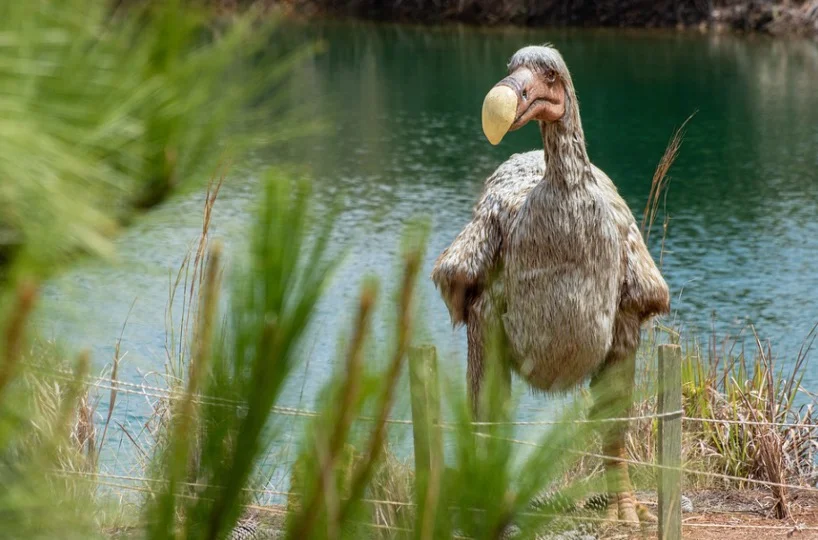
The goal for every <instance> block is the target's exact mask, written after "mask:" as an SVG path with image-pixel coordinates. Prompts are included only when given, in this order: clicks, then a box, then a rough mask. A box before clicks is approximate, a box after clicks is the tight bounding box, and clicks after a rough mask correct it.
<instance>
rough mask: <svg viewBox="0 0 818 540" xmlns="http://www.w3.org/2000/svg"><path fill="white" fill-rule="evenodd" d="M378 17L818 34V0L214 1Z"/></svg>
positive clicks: (410, 20)
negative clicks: (583, 0)
mask: <svg viewBox="0 0 818 540" xmlns="http://www.w3.org/2000/svg"><path fill="white" fill-rule="evenodd" d="M213 1H214V2H215V3H216V4H218V5H220V6H222V7H225V8H235V7H241V6H246V5H253V4H258V3H262V4H264V5H284V6H286V7H288V8H289V9H291V10H294V11H295V12H297V13H301V14H303V13H311V14H332V15H351V16H356V17H363V18H367V19H375V20H390V21H405V22H421V23H441V22H465V23H471V24H486V25H498V24H514V25H521V26H588V27H599V26H607V27H637V28H662V27H686V28H690V27H698V28H703V29H706V28H710V29H716V30H725V29H732V30H741V31H754V32H766V33H771V34H780V35H784V34H801V35H816V36H818V1H816V0H690V1H679V0H602V1H595V2H564V1H558V0H550V1H543V2H530V1H528V0H501V1H495V0H457V1H454V0H444V1H439V0H388V1H379V0H213Z"/></svg>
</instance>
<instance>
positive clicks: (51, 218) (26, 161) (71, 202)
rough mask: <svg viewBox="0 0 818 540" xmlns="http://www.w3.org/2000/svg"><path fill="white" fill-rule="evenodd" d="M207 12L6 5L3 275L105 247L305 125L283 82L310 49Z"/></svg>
mask: <svg viewBox="0 0 818 540" xmlns="http://www.w3.org/2000/svg"><path fill="white" fill-rule="evenodd" d="M211 21H212V17H211V14H210V13H209V12H208V11H206V10H205V9H204V8H203V7H202V5H201V4H198V3H193V2H185V1H182V0H167V1H161V2H157V1H149V2H140V3H134V4H130V3H129V5H128V6H127V7H126V8H125V7H120V8H118V9H117V10H116V11H114V12H113V13H111V6H110V5H109V3H108V2H101V1H97V0H42V1H36V2H4V3H2V5H1V6H0V86H1V87H2V88H3V95H2V98H0V145H2V147H3V149H4V151H3V153H2V156H0V177H2V178H3V180H2V182H0V272H5V273H8V272H9V271H8V270H3V267H5V266H7V265H8V264H9V263H10V262H11V261H17V262H20V263H29V264H27V265H25V269H23V270H17V272H18V273H19V272H22V271H25V272H32V271H34V272H37V273H45V272H51V271H54V270H55V268H56V265H57V264H58V263H60V262H62V261H64V260H65V259H66V257H67V256H68V255H70V254H74V253H76V252H77V251H81V252H90V253H95V254H100V253H102V254H109V253H110V252H111V245H110V243H109V239H110V237H111V235H112V233H113V232H114V231H115V230H116V228H117V225H118V223H120V222H122V221H127V220H129V219H130V218H131V217H132V215H133V214H134V212H135V211H136V210H137V209H144V208H149V207H151V206H153V205H156V204H158V203H160V202H161V201H163V200H164V199H166V198H167V197H168V196H169V195H170V194H171V193H172V192H173V191H174V190H178V189H179V188H180V187H184V186H187V185H201V184H202V181H201V180H202V174H203V173H204V174H209V173H210V172H211V171H212V170H213V169H214V168H215V165H216V163H217V162H218V161H220V160H226V159H230V158H232V159H236V158H239V157H241V156H242V155H243V154H244V152H246V151H247V150H249V149H252V148H254V147H258V146H260V145H263V144H267V143H269V142H271V141H274V140H277V139H280V138H283V137H292V136H295V135H296V134H297V130H296V129H293V127H292V126H293V125H300V126H302V127H303V126H304V124H303V123H302V124H299V123H296V122H288V121H287V119H291V118H292V116H291V115H284V114H283V111H282V101H281V92H279V90H281V89H282V88H283V87H284V85H285V84H286V82H287V81H286V79H287V75H288V73H289V72H290V70H291V68H292V67H293V65H294V63H295V62H296V61H297V60H298V59H299V58H301V57H302V56H303V55H304V54H309V53H310V52H311V51H312V50H314V49H313V48H311V47H307V46H304V47H296V48H295V49H289V50H283V49H282V48H280V47H277V46H276V45H275V44H274V42H273V41H272V40H271V39H270V38H271V36H272V35H273V31H274V30H275V26H276V22H275V18H274V17H272V16H269V15H267V16H265V17H264V18H263V19H262V18H260V17H258V16H257V14H256V13H255V12H254V11H253V10H250V11H248V12H246V13H244V14H242V15H240V16H236V17H234V18H233V19H232V20H231V21H230V24H227V25H222V26H221V27H219V28H218V29H215V28H214V27H213V26H211V24H210V23H211ZM32 263H33V264H32ZM0 279H2V275H0Z"/></svg>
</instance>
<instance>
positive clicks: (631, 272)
mask: <svg viewBox="0 0 818 540" xmlns="http://www.w3.org/2000/svg"><path fill="white" fill-rule="evenodd" d="M544 137H546V138H547V137H548V135H547V134H546V133H545V132H544ZM555 146H559V145H555ZM546 151H548V145H546ZM563 154H564V153H563ZM568 154H570V152H568ZM583 154H584V152H583ZM549 158H550V159H549V164H550V165H549V166H553V167H554V170H553V171H552V172H553V173H555V174H548V172H549V171H546V165H545V154H544V152H543V151H542V150H538V151H532V152H527V153H524V154H515V155H513V156H512V157H511V158H510V159H509V160H507V161H506V162H505V163H503V164H502V165H501V166H500V167H499V168H498V169H497V170H496V171H495V172H494V173H493V174H492V175H491V176H490V177H489V178H488V180H487V181H486V185H485V188H484V190H483V194H482V196H481V198H480V200H479V202H478V203H477V205H476V206H475V208H474V212H473V217H472V220H471V222H470V223H468V224H467V225H466V227H465V228H464V229H463V231H462V232H461V233H460V234H459V235H458V236H457V238H456V239H455V240H454V241H453V242H452V244H451V245H450V246H449V247H448V248H447V249H446V250H444V252H443V253H442V254H441V255H440V257H439V258H438V260H437V262H436V264H435V267H434V270H433V272H432V279H433V281H434V282H435V284H436V285H437V287H438V288H439V290H440V292H441V294H442V296H443V299H444V301H445V302H446V305H447V307H448V309H449V312H450V314H451V317H452V321H453V323H454V324H455V325H457V324H463V323H465V324H466V325H467V330H468V341H469V374H468V376H469V379H470V381H471V383H472V386H473V387H474V386H478V387H479V379H480V378H481V377H482V371H483V365H482V360H483V356H482V348H483V338H484V335H485V333H486V329H487V328H488V327H489V325H491V324H493V323H494V322H497V321H499V324H500V325H501V328H502V330H503V333H504V335H505V338H506V341H507V343H508V346H509V349H510V351H511V359H512V367H513V368H514V369H515V371H516V372H517V373H518V374H520V375H521V376H522V377H523V378H524V379H525V380H526V381H527V382H528V383H529V384H530V385H531V386H532V387H533V388H535V389H538V390H543V391H562V390H567V389H570V388H571V387H573V386H575V385H577V384H579V383H581V382H583V381H584V380H585V379H586V378H588V377H590V376H592V375H593V374H594V373H595V372H596V371H597V370H598V369H599V368H600V366H601V365H602V364H603V363H604V362H606V361H608V362H612V361H615V360H616V359H617V358H622V357H624V356H625V355H627V354H631V353H632V352H634V351H635V349H636V348H637V346H638V344H639V334H640V326H641V324H642V322H643V321H644V320H646V319H647V318H649V317H650V316H652V315H655V314H658V313H664V312H667V311H668V310H669V303H670V301H669V292H668V288H667V285H666V283H665V281H664V279H663V278H662V276H661V274H660V272H659V270H658V268H657V267H656V265H655V264H654V262H653V259H652V258H651V256H650V254H649V252H648V250H647V248H646V247H645V244H644V242H643V240H642V236H641V234H640V232H639V229H638V228H637V225H636V222H635V219H634V217H633V214H632V213H631V211H630V209H629V208H628V206H627V204H626V203H625V201H624V200H623V199H622V197H621V196H620V195H619V193H618V192H617V190H616V187H615V186H614V184H613V182H612V181H611V180H610V179H609V178H608V177H607V176H606V175H605V174H604V173H603V172H602V171H601V170H599V169H598V168H596V167H594V166H593V165H590V169H589V168H588V166H586V165H584V163H589V162H587V161H585V160H574V161H566V160H565V159H561V154H557V153H556V152H555V153H554V155H552V156H549ZM568 159H569V160H570V156H569V158H568ZM585 159H587V158H585ZM571 167H574V168H576V169H577V170H575V171H573V172H572V171H570V168H571ZM566 170H568V172H567V173H566ZM566 178H582V179H583V180H582V181H577V182H566V180H565V179H566Z"/></svg>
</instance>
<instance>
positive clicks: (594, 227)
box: [504, 182, 620, 276]
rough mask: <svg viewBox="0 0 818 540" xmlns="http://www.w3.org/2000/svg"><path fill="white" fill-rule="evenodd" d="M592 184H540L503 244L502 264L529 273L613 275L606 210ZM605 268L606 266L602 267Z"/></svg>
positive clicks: (615, 247)
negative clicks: (574, 185)
mask: <svg viewBox="0 0 818 540" xmlns="http://www.w3.org/2000/svg"><path fill="white" fill-rule="evenodd" d="M594 188H595V186H588V187H585V186H580V187H577V188H574V189H570V190H569V189H567V188H564V187H560V186H554V185H552V184H550V183H548V182H542V183H541V184H540V185H538V186H537V187H536V188H535V189H534V190H532V192H531V194H530V195H529V197H528V199H527V200H526V201H525V203H524V204H523V206H522V207H521V208H520V212H519V213H518V215H517V219H516V220H515V221H514V223H513V224H512V227H511V230H510V231H509V234H508V237H507V239H506V240H507V241H506V243H505V246H504V248H505V257H504V259H505V263H506V265H511V266H512V268H513V269H514V271H515V273H517V275H518V276H520V275H521V274H520V273H521V272H522V273H528V272H541V271H545V272H551V271H559V270H560V269H561V268H562V269H566V270H567V269H573V270H580V269H585V270H587V271H588V272H590V273H591V274H598V273H599V272H603V271H606V270H607V272H611V271H613V270H614V269H613V268H611V267H610V266H609V265H615V264H616V263H617V262H618V260H619V257H620V254H619V237H618V231H617V229H616V225H615V222H614V218H613V213H612V210H611V208H610V206H609V205H608V204H607V202H606V201H605V200H604V198H603V197H602V195H601V193H599V192H598V190H597V189H594ZM606 266H607V267H608V268H605V267H606Z"/></svg>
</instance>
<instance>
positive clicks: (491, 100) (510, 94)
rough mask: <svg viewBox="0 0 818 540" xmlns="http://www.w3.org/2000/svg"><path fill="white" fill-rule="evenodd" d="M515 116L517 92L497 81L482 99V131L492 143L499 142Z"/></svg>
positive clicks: (496, 143)
mask: <svg viewBox="0 0 818 540" xmlns="http://www.w3.org/2000/svg"><path fill="white" fill-rule="evenodd" d="M516 118H517V92H515V91H514V90H513V89H512V88H511V87H510V86H507V85H505V84H503V83H502V82H500V83H498V84H497V85H496V86H495V87H494V88H492V89H491V91H489V93H488V94H486V98H485V99H484V100H483V133H484V134H485V135H486V138H487V139H488V140H489V142H490V143H491V144H493V145H495V146H496V145H498V144H500V141H502V140H503V137H505V135H506V133H508V130H509V128H511V124H513V123H514V120H515V119H516Z"/></svg>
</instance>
